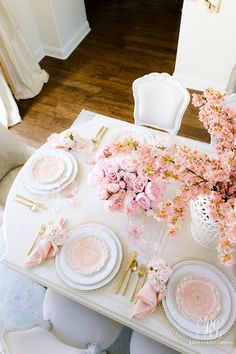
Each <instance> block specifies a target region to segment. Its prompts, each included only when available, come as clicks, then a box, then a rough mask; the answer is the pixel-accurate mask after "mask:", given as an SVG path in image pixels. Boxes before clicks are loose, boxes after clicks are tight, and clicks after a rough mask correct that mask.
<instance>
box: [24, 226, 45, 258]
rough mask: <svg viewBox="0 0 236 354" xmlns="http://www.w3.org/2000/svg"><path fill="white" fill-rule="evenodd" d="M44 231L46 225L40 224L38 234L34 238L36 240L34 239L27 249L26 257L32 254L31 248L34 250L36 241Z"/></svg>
mask: <svg viewBox="0 0 236 354" xmlns="http://www.w3.org/2000/svg"><path fill="white" fill-rule="evenodd" d="M45 230H46V225H45V224H42V225H41V227H40V229H39V231H38V233H37V236H36V238H35V240H34V242H33V244H32V246H31V247H30V249H29V250H28V252H27V255H29V254H30V253H31V252H32V250H33V248H34V246H35V244H36V242H37V241H38V239H39V237H41V236H42V235H43V234H44V232H45Z"/></svg>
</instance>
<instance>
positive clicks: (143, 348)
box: [130, 331, 180, 354]
mask: <svg viewBox="0 0 236 354" xmlns="http://www.w3.org/2000/svg"><path fill="white" fill-rule="evenodd" d="M144 353H145V354H180V353H178V352H176V351H175V350H174V349H171V348H169V347H167V346H165V345H163V344H161V343H158V342H156V341H154V340H152V339H150V338H148V337H146V336H144V335H142V334H140V333H138V332H136V331H133V333H132V337H131V341H130V354H144Z"/></svg>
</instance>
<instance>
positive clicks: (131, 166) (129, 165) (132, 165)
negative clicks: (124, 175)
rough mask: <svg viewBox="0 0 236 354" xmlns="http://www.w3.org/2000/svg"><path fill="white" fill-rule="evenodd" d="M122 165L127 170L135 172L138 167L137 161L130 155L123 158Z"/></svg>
mask: <svg viewBox="0 0 236 354" xmlns="http://www.w3.org/2000/svg"><path fill="white" fill-rule="evenodd" d="M120 167H121V168H122V169H123V170H125V171H127V172H134V171H135V170H136V168H137V162H136V161H135V160H133V159H131V158H129V157H126V158H125V159H123V160H121V162H120Z"/></svg>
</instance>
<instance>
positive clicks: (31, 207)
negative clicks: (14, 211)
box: [14, 199, 38, 211]
mask: <svg viewBox="0 0 236 354" xmlns="http://www.w3.org/2000/svg"><path fill="white" fill-rule="evenodd" d="M14 202H17V203H19V204H22V205H24V206H26V207H27V208H28V209H29V210H31V211H37V210H38V208H37V207H36V205H34V204H27V203H24V202H22V201H20V200H17V199H14Z"/></svg>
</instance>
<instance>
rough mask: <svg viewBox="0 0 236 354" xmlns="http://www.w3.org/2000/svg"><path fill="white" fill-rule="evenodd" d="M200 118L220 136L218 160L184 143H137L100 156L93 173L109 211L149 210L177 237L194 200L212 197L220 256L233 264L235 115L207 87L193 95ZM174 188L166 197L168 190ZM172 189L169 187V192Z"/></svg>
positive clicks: (116, 145)
mask: <svg viewBox="0 0 236 354" xmlns="http://www.w3.org/2000/svg"><path fill="white" fill-rule="evenodd" d="M193 104H194V106H196V107H198V108H199V119H200V121H201V122H202V123H203V125H204V127H205V128H206V129H207V130H208V132H209V133H210V134H211V135H212V136H214V137H216V145H215V153H214V156H209V155H208V154H206V153H201V152H200V151H196V150H193V149H192V148H190V147H188V146H184V145H173V144H172V145H171V146H163V145H162V144H161V143H155V144H154V145H147V144H142V143H140V142H137V141H135V139H128V138H127V139H124V140H123V141H121V142H119V143H112V144H110V145H109V146H107V147H106V148H105V149H103V150H101V151H100V152H99V155H98V156H97V163H96V165H95V167H94V169H93V171H92V173H91V175H90V182H91V184H92V185H94V186H96V188H97V190H98V194H99V196H100V198H101V199H103V200H105V203H106V205H107V208H108V210H111V211H122V212H124V213H125V214H128V213H137V214H138V213H141V212H145V213H146V214H147V215H149V216H153V217H154V218H156V219H157V220H163V219H167V226H168V234H169V236H170V237H175V236H176V235H177V233H178V230H179V227H180V221H181V220H183V219H184V217H185V214H186V211H187V209H188V206H189V203H190V201H191V200H194V199H196V198H197V197H199V196H207V198H208V199H209V203H208V206H209V210H210V217H211V218H212V220H213V221H214V222H215V223H216V225H217V230H218V234H219V239H218V247H217V250H218V256H219V259H220V261H221V263H222V264H225V265H233V264H234V258H233V253H234V250H235V246H236V112H234V111H233V110H232V109H231V108H229V107H227V105H226V104H225V95H223V94H221V93H220V92H218V91H215V90H212V89H208V90H206V91H205V92H204V93H203V94H202V95H199V94H194V95H193ZM173 185H174V186H175V192H174V194H172V196H171V197H167V196H166V193H164V191H165V190H166V189H167V188H168V186H172V187H173ZM168 191H169V188H168Z"/></svg>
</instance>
